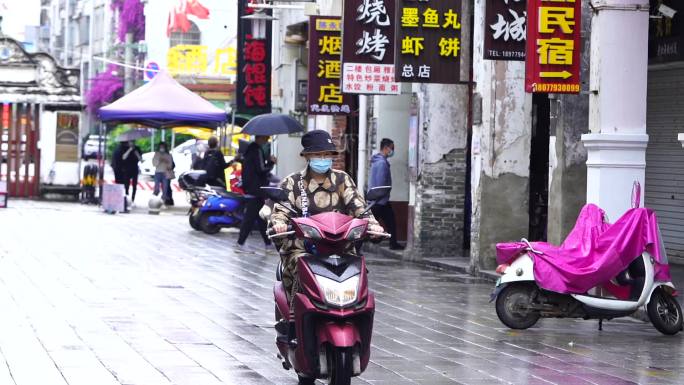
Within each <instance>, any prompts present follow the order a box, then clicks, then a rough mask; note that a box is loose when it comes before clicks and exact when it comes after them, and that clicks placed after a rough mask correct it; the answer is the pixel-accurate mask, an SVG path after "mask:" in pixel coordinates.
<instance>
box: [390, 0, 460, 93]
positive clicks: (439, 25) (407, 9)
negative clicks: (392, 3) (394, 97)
mask: <svg viewBox="0 0 684 385" xmlns="http://www.w3.org/2000/svg"><path fill="white" fill-rule="evenodd" d="M397 4H398V6H397V23H398V27H397V39H396V45H397V46H396V50H397V52H396V57H397V59H396V63H395V70H396V73H397V79H398V80H399V81H401V82H408V83H410V82H415V83H445V84H449V83H451V84H453V83H457V82H458V81H459V74H460V68H461V66H460V64H461V16H460V12H461V0H421V1H416V0H397Z"/></svg>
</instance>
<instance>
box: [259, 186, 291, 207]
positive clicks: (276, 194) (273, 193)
mask: <svg viewBox="0 0 684 385" xmlns="http://www.w3.org/2000/svg"><path fill="white" fill-rule="evenodd" d="M261 191H262V192H263V193H264V195H266V196H267V197H268V198H269V199H271V200H272V201H274V202H279V203H280V202H285V201H287V193H286V192H285V190H283V189H281V188H279V187H262V188H261Z"/></svg>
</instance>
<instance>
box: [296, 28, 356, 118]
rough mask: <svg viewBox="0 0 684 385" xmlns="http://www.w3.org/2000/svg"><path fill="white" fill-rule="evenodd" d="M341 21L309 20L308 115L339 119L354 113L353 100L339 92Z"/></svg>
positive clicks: (351, 97) (350, 96)
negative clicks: (328, 116) (343, 115)
mask: <svg viewBox="0 0 684 385" xmlns="http://www.w3.org/2000/svg"><path fill="white" fill-rule="evenodd" d="M341 31H342V19H341V18H340V17H336V16H311V17H310V20H309V83H308V86H309V91H308V96H307V99H308V100H307V105H308V108H307V109H308V111H309V115H338V114H350V113H351V112H352V102H353V96H352V95H348V94H342V90H341V88H340V78H341V76H342V71H341V61H340V59H341V55H342V35H341Z"/></svg>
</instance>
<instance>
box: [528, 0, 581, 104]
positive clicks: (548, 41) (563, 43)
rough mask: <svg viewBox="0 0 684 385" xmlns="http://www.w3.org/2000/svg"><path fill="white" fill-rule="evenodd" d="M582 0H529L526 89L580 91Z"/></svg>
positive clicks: (556, 91) (573, 92)
mask: <svg viewBox="0 0 684 385" xmlns="http://www.w3.org/2000/svg"><path fill="white" fill-rule="evenodd" d="M581 19H582V11H581V0H528V2H527V20H528V22H527V55H526V58H525V91H526V92H537V93H564V94H576V93H579V91H580V52H581V50H582V47H581V46H580V31H581V28H580V20H581Z"/></svg>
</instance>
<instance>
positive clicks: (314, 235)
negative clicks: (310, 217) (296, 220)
mask: <svg viewBox="0 0 684 385" xmlns="http://www.w3.org/2000/svg"><path fill="white" fill-rule="evenodd" d="M299 228H300V229H301V230H302V233H304V236H305V237H306V238H309V239H315V240H318V239H321V238H323V237H322V236H321V233H320V232H319V231H318V230H316V228H315V227H312V226H309V225H301V224H300V225H299Z"/></svg>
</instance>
